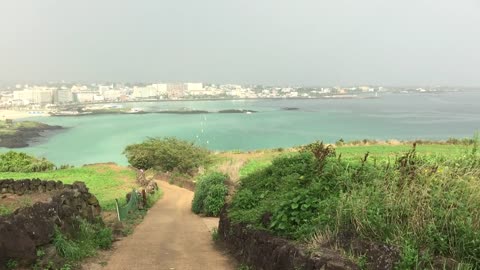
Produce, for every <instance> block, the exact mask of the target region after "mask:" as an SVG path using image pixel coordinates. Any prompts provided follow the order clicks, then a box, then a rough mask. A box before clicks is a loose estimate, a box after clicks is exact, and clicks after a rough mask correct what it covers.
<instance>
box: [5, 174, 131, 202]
mask: <svg viewBox="0 0 480 270" xmlns="http://www.w3.org/2000/svg"><path fill="white" fill-rule="evenodd" d="M27 178H28V179H31V178H39V179H45V180H48V179H52V180H59V181H62V182H63V183H65V184H72V183H73V182H75V181H83V182H85V184H86V185H87V187H88V188H89V190H90V192H91V193H93V194H94V195H95V196H96V197H97V199H98V200H99V202H100V205H101V207H102V209H103V210H115V199H116V198H118V197H119V196H123V195H124V194H125V193H127V192H130V191H132V189H133V188H136V187H137V184H136V182H135V171H134V170H131V169H129V168H126V167H117V166H112V165H109V164H99V165H95V166H84V167H79V168H70V169H65V170H54V171H48V172H36V173H14V172H4V173H0V179H27Z"/></svg>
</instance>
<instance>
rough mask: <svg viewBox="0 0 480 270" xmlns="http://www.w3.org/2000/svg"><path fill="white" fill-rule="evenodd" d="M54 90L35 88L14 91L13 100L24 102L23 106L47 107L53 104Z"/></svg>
mask: <svg viewBox="0 0 480 270" xmlns="http://www.w3.org/2000/svg"><path fill="white" fill-rule="evenodd" d="M52 91H53V89H51V88H47V87H33V88H28V89H24V90H20V91H13V100H22V102H23V104H25V105H27V104H31V103H33V104H39V105H46V104H50V103H52V102H53V94H52Z"/></svg>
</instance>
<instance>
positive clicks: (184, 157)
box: [124, 137, 210, 174]
mask: <svg viewBox="0 0 480 270" xmlns="http://www.w3.org/2000/svg"><path fill="white" fill-rule="evenodd" d="M124 154H125V155H126V156H127V159H128V162H129V163H130V164H131V165H132V166H134V167H136V168H138V169H145V170H146V169H151V168H153V169H158V170H161V171H178V172H180V173H188V174H192V173H194V172H195V171H196V170H197V169H198V168H199V167H200V166H204V165H206V164H208V163H209V162H210V152H209V151H208V150H207V149H205V148H202V147H199V146H196V145H195V144H194V143H192V142H188V141H184V140H180V139H176V138H173V137H167V138H150V139H147V140H146V141H144V142H143V143H140V144H132V145H129V146H127V147H126V148H125V151H124Z"/></svg>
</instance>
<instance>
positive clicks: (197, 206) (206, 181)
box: [192, 172, 228, 216]
mask: <svg viewBox="0 0 480 270" xmlns="http://www.w3.org/2000/svg"><path fill="white" fill-rule="evenodd" d="M225 181H227V176H226V175H224V174H221V173H218V172H213V173H209V174H206V175H204V176H202V177H200V179H198V181H197V185H196V187H195V195H194V197H193V201H192V211H193V212H194V213H195V214H200V213H203V214H205V215H207V216H218V214H220V210H221V209H222V207H223V205H224V204H225V196H226V195H227V191H228V190H227V187H226V186H225Z"/></svg>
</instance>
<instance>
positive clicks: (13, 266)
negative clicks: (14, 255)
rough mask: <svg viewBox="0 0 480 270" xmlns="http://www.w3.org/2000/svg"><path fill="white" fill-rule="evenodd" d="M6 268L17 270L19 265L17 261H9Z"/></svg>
mask: <svg viewBox="0 0 480 270" xmlns="http://www.w3.org/2000/svg"><path fill="white" fill-rule="evenodd" d="M5 266H6V267H7V269H16V268H17V266H18V263H17V261H15V260H8V262H7V264H6V265H5Z"/></svg>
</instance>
